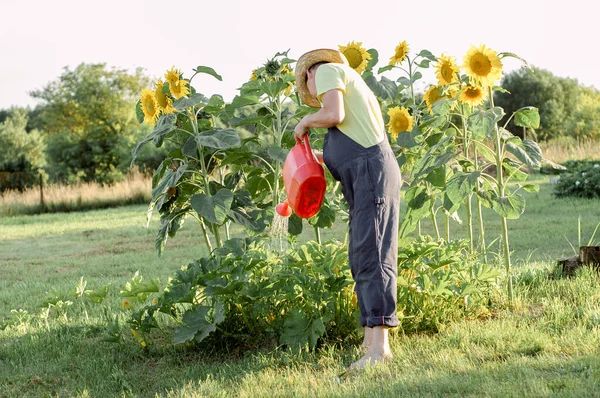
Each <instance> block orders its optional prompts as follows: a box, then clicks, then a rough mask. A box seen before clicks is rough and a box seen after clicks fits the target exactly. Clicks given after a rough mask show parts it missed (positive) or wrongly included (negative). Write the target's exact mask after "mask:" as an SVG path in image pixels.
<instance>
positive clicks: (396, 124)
mask: <svg viewBox="0 0 600 398" xmlns="http://www.w3.org/2000/svg"><path fill="white" fill-rule="evenodd" d="M387 114H388V116H389V117H390V121H389V123H388V125H387V126H388V130H389V132H390V134H391V136H392V139H393V140H394V141H396V139H397V138H398V134H399V133H401V132H402V131H412V129H413V122H414V119H413V117H412V116H411V115H410V113H409V112H408V109H407V108H404V107H398V106H397V107H394V108H391V109H389V110H388V113H387Z"/></svg>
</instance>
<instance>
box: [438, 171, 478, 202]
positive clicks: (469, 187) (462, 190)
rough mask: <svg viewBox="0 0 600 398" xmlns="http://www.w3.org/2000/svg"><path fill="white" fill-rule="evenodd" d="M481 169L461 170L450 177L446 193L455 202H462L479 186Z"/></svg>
mask: <svg viewBox="0 0 600 398" xmlns="http://www.w3.org/2000/svg"><path fill="white" fill-rule="evenodd" d="M480 175H481V171H479V170H476V171H473V172H471V173H465V172H462V171H459V172H457V173H455V174H454V175H453V176H452V177H450V178H449V179H448V182H447V183H446V195H447V196H448V199H449V200H450V201H451V202H453V203H460V202H462V201H463V199H464V198H466V197H467V196H468V195H469V194H470V193H472V192H473V191H474V190H475V188H476V187H477V181H478V179H479V176H480Z"/></svg>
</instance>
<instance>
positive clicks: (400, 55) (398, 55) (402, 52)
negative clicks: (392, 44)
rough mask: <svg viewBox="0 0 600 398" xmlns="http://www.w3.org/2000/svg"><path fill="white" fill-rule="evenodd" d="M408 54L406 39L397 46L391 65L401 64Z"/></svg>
mask: <svg viewBox="0 0 600 398" xmlns="http://www.w3.org/2000/svg"><path fill="white" fill-rule="evenodd" d="M407 55H408V44H407V43H406V40H405V41H403V42H402V43H400V44H398V45H397V46H396V50H395V51H394V55H393V56H392V57H391V58H390V65H397V64H401V63H402V61H404V58H406V56H407Z"/></svg>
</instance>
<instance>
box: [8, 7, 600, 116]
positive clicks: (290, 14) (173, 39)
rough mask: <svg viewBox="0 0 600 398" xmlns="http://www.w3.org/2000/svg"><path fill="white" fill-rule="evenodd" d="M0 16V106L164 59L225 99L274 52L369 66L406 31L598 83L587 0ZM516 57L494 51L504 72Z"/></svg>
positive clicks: (434, 45) (414, 49)
mask: <svg viewBox="0 0 600 398" xmlns="http://www.w3.org/2000/svg"><path fill="white" fill-rule="evenodd" d="M0 15H1V16H2V18H1V19H2V23H1V24H0V48H2V49H3V56H2V57H1V62H0V109H6V108H10V107H12V106H30V107H34V106H35V105H36V104H37V103H38V100H36V99H34V98H32V97H31V96H30V94H29V93H30V92H31V91H34V90H39V89H42V88H43V87H45V86H46V85H48V84H49V83H50V82H52V81H56V80H57V79H58V78H59V77H60V75H61V74H62V73H63V72H64V68H65V67H67V68H69V69H71V70H73V69H74V68H75V67H77V65H79V64H81V63H88V64H91V63H105V64H106V65H107V66H108V67H115V68H118V69H127V70H131V71H133V70H135V68H138V67H141V68H143V69H144V72H145V74H147V75H148V76H150V77H152V78H153V79H158V78H159V77H161V76H162V75H163V74H164V73H165V72H166V70H167V69H170V68H171V67H173V66H175V67H176V68H177V69H180V70H181V71H182V72H183V73H184V77H189V76H190V75H191V74H192V69H193V68H195V67H196V66H199V65H204V66H210V67H212V68H214V69H215V70H216V71H217V72H218V73H219V74H221V75H222V76H223V81H222V82H219V81H217V80H216V79H214V78H213V77H211V76H208V75H205V76H201V77H197V78H194V83H193V85H194V87H195V88H196V90H197V91H199V92H202V93H203V94H205V95H208V96H210V95H212V94H221V95H223V97H224V98H225V99H226V100H231V99H232V98H233V97H234V96H235V94H236V92H237V91H236V90H237V88H238V87H240V86H241V84H242V83H244V82H245V81H246V80H247V79H248V78H249V76H250V74H251V73H252V70H253V69H255V68H256V67H258V66H261V65H262V64H263V63H264V62H265V61H266V60H267V59H268V58H271V57H272V56H273V55H275V53H277V52H280V51H286V50H288V49H289V50H290V52H289V56H290V58H293V59H297V58H298V57H299V56H300V55H302V54H303V53H304V52H306V51H310V50H313V49H315V48H337V46H338V45H346V44H347V43H348V42H350V41H360V42H362V44H363V46H364V47H365V48H367V49H369V48H375V49H377V50H378V51H379V54H380V63H379V66H384V65H386V64H387V61H388V60H389V57H391V56H392V54H393V51H394V49H395V47H396V45H397V44H398V43H399V42H402V41H404V40H406V41H407V43H408V44H409V46H410V53H411V54H413V55H414V54H416V53H418V52H419V51H420V50H421V49H427V50H429V51H431V52H432V53H433V54H435V55H438V56H439V55H441V54H442V53H445V54H447V55H452V56H454V57H456V60H457V61H458V63H459V64H462V59H463V57H464V55H465V54H466V52H467V51H468V49H469V48H470V47H471V46H472V45H480V44H486V45H487V46H488V47H490V48H492V49H494V50H496V51H498V52H511V53H515V54H517V55H519V56H520V57H522V58H524V59H526V60H527V61H528V62H529V64H530V65H533V66H536V67H539V68H543V69H547V70H549V71H551V72H552V73H554V74H555V75H557V76H561V77H572V78H576V79H577V80H578V81H579V82H580V83H581V84H583V85H585V86H593V87H595V88H597V89H600V51H599V50H598V45H597V42H596V40H597V38H598V37H600V33H598V26H600V5H597V3H596V2H595V1H593V0H570V1H557V0H501V1H491V0H453V1H450V0H425V1H412V2H408V1H402V0H379V1H366V2H365V1H362V2H360V1H356V0H305V1H293V2H292V1H283V0H277V1H274V0H214V1H207V0H196V1H191V0H179V1H164V0H163V1H157V0H145V1H144V0H103V1H99V2H90V1H81V0H53V1H48V0H18V1H17V0H12V1H11V0H0ZM521 65H522V64H521V61H519V60H516V59H508V58H507V59H504V71H505V72H510V71H512V70H515V69H518V68H519V67H521ZM388 77H394V76H393V75H390V76H388ZM426 83H434V80H433V75H432V74H431V72H430V73H429V74H427V73H426V74H425V79H424V81H423V82H422V83H421V84H422V85H424V84H426Z"/></svg>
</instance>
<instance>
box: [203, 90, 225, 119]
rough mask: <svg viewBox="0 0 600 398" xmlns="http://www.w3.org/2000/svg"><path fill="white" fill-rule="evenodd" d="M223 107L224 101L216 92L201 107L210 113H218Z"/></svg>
mask: <svg viewBox="0 0 600 398" xmlns="http://www.w3.org/2000/svg"><path fill="white" fill-rule="evenodd" d="M223 108H225V101H223V97H221V96H220V95H218V94H215V95H213V96H212V97H210V99H209V100H208V103H207V104H206V106H205V107H204V108H203V109H204V111H205V112H207V113H210V114H211V115H214V116H216V115H218V114H219V113H221V111H222V110H223Z"/></svg>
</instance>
